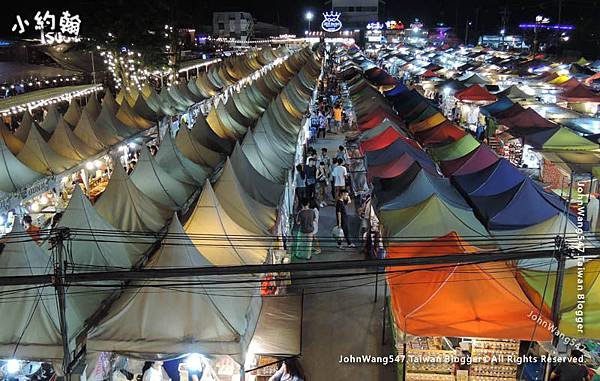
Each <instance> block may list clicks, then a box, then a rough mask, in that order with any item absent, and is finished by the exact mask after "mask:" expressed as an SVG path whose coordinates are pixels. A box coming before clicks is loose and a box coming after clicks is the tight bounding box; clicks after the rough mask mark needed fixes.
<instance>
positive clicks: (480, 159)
mask: <svg viewBox="0 0 600 381" xmlns="http://www.w3.org/2000/svg"><path fill="white" fill-rule="evenodd" d="M497 161H498V156H497V155H496V153H495V152H494V151H493V150H492V149H490V148H489V147H488V146H487V145H485V144H481V145H480V146H479V147H477V148H476V149H475V150H473V151H471V152H470V153H469V154H467V155H465V156H463V157H459V158H458V159H454V160H447V161H442V162H440V168H441V170H442V173H444V175H446V176H460V175H468V174H470V173H473V172H478V171H481V170H482V169H484V168H487V167H489V166H490V165H492V164H494V163H495V162H497Z"/></svg>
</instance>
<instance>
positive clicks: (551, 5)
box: [0, 0, 600, 56]
mask: <svg viewBox="0 0 600 381" xmlns="http://www.w3.org/2000/svg"><path fill="white" fill-rule="evenodd" d="M562 2H563V14H562V20H563V23H570V24H574V25H576V26H577V27H578V28H579V30H578V31H577V32H576V34H575V35H574V36H573V43H572V44H571V45H572V46H571V47H572V48H580V49H581V48H583V49H584V50H585V51H586V52H589V53H591V54H593V53H595V55H596V56H598V55H599V54H598V51H599V50H600V23H597V20H598V18H599V17H600V0H562ZM557 4H558V0H549V1H544V0H541V1H536V0H479V1H473V0H415V1H406V0H386V1H385V5H383V12H382V16H383V18H384V19H392V18H393V19H398V20H400V21H403V22H405V23H407V24H409V23H410V22H411V21H412V20H413V19H414V18H415V17H419V18H421V19H422V20H423V21H424V23H425V25H426V26H427V25H432V24H434V23H437V22H444V23H446V24H447V25H449V26H457V34H458V35H459V36H463V35H464V28H465V22H466V20H467V19H469V20H471V21H472V22H473V27H472V31H473V32H474V33H476V32H475V30H478V31H480V32H483V33H498V31H499V30H500V19H501V16H500V11H501V9H502V8H503V7H505V6H506V7H507V8H508V10H509V12H510V17H509V28H508V31H507V32H508V33H511V32H517V30H516V29H515V27H516V25H518V24H519V23H522V22H531V21H533V19H534V18H535V16H536V14H543V15H544V16H546V17H550V19H551V20H552V21H553V22H556V20H557V18H558V6H557ZM153 7H160V8H164V9H169V11H168V12H160V13H161V15H163V18H164V19H165V20H164V21H168V19H171V20H173V19H174V20H176V23H177V24H179V25H180V26H190V27H195V26H197V25H201V24H209V23H210V22H211V17H212V16H211V14H212V12H214V11H249V12H251V13H252V14H253V16H254V17H255V18H257V19H258V20H260V21H265V22H271V23H279V24H281V25H284V26H288V27H290V29H291V30H292V32H295V33H298V34H300V33H301V32H302V31H303V30H304V29H306V21H305V20H304V18H303V14H304V13H305V11H306V10H308V9H311V10H313V11H314V12H315V13H317V12H320V11H322V10H325V9H327V6H326V5H325V2H324V1H315V0H304V1H297V0H282V1H260V0H245V1H240V0H218V1H216V0H210V1H207V0H113V1H108V0H98V1H91V0H83V1H81V0H80V1H73V0H62V1H61V0H58V1H52V2H50V1H49V2H38V1H22V2H19V1H15V0H13V1H11V3H9V4H3V12H2V14H1V15H0V18H1V19H2V23H1V25H2V27H1V28H0V34H1V35H2V36H3V37H5V38H6V37H11V36H13V37H14V36H15V33H14V32H11V30H10V28H11V27H12V25H13V24H14V23H15V17H16V15H17V14H21V15H22V16H29V18H30V21H32V19H33V15H34V14H35V12H36V11H37V10H45V9H46V8H49V9H50V10H53V11H54V12H55V13H56V14H57V15H58V14H59V13H60V11H61V10H63V9H68V10H70V11H71V13H79V14H80V15H81V17H82V19H83V21H82V33H85V25H86V23H93V22H94V15H95V14H97V12H98V9H100V8H103V9H105V10H106V11H109V12H111V13H112V15H113V17H115V18H116V17H126V18H128V19H131V18H135V17H144V14H145V10H146V9H148V8H153ZM160 21H163V20H160ZM106 24H107V25H106V28H107V29H109V28H110V23H106ZM30 29H32V28H31V27H30Z"/></svg>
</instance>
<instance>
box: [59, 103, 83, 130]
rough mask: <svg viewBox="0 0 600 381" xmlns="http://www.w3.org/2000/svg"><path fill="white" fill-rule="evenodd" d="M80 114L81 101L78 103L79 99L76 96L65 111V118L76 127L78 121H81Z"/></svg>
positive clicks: (70, 124)
mask: <svg viewBox="0 0 600 381" xmlns="http://www.w3.org/2000/svg"><path fill="white" fill-rule="evenodd" d="M80 116H81V107H79V103H77V100H76V99H75V98H72V99H71V102H70V103H69V108H67V112H65V115H64V116H63V119H64V121H65V122H67V123H68V124H69V126H71V127H75V125H77V122H78V121H79V118H80Z"/></svg>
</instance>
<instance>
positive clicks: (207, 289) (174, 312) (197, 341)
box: [87, 216, 260, 358]
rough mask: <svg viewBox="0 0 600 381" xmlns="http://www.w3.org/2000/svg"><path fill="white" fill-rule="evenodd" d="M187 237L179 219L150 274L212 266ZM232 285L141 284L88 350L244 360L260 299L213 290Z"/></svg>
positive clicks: (245, 292)
mask: <svg viewBox="0 0 600 381" xmlns="http://www.w3.org/2000/svg"><path fill="white" fill-rule="evenodd" d="M169 236H172V237H174V238H172V239H170V238H168V237H169ZM182 237H185V233H184V231H183V228H182V227H181V224H180V223H179V220H178V219H177V216H174V217H173V220H172V222H171V224H170V226H169V231H168V236H167V238H166V239H165V240H164V241H163V245H162V247H161V248H160V250H159V251H158V252H157V253H156V254H155V256H154V257H153V258H152V260H151V262H150V264H149V266H148V268H151V269H159V268H166V267H168V268H193V267H206V266H210V263H209V261H208V260H207V259H205V258H204V257H203V256H202V255H201V254H200V253H199V252H198V251H197V250H196V248H195V247H194V245H193V244H192V242H191V241H190V240H189V239H188V238H182ZM227 279H228V277H224V276H218V277H216V276H215V277H197V278H194V277H186V278H182V279H171V280H170V282H171V283H172V282H177V281H179V282H183V283H189V282H201V283H202V284H203V285H195V286H194V288H193V289H190V288H189V286H187V287H186V286H185V285H182V286H174V287H169V288H163V287H160V283H161V282H160V281H156V282H155V281H145V282H143V283H138V284H136V285H135V286H136V287H134V288H131V291H129V292H127V293H125V294H124V295H123V296H121V297H120V299H119V300H118V301H117V302H116V303H115V304H114V305H113V306H112V308H111V310H110V312H109V314H108V316H107V317H106V318H105V319H103V320H102V321H101V322H100V323H99V324H98V326H97V327H96V328H94V329H93V330H92V331H91V332H90V333H89V337H88V342H87V348H88V350H91V351H112V352H135V353H144V354H146V356H148V355H159V354H179V353H191V352H196V353H209V354H221V355H232V356H236V357H237V358H243V355H244V353H245V351H246V349H247V347H248V344H249V342H250V339H251V338H252V336H253V334H254V330H255V328H256V322H257V319H258V314H259V312H260V298H259V297H257V296H256V295H255V294H254V291H252V290H251V289H249V288H240V287H239V285H237V284H233V285H232V284H229V285H225V284H222V285H219V286H217V287H218V289H217V290H216V289H214V286H213V287H211V286H210V284H211V283H213V282H222V281H227ZM235 279H236V280H239V277H238V276H236V278H235ZM230 280H231V279H230Z"/></svg>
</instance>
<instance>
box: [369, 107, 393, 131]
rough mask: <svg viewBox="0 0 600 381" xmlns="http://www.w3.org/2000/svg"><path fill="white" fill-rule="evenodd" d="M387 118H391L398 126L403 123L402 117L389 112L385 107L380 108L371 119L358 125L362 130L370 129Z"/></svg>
mask: <svg viewBox="0 0 600 381" xmlns="http://www.w3.org/2000/svg"><path fill="white" fill-rule="evenodd" d="M385 118H387V119H389V120H390V121H391V122H393V123H395V124H396V125H397V126H401V125H402V124H403V122H402V119H400V118H399V117H398V115H396V114H392V113H390V112H387V111H386V110H384V109H379V110H378V111H377V112H376V113H374V114H373V115H372V116H371V118H370V119H368V120H366V121H364V122H363V123H360V124H359V125H358V129H359V130H361V131H365V130H370V129H371V128H374V127H376V126H377V125H378V124H379V123H381V122H383V120H384V119H385Z"/></svg>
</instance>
